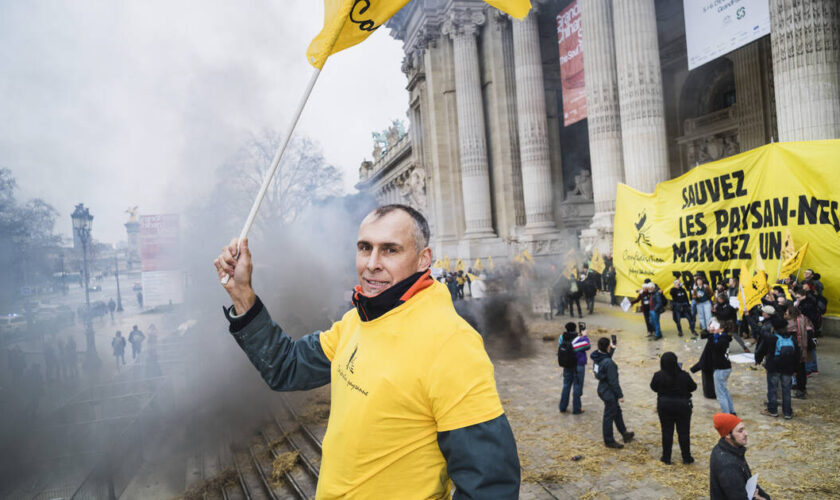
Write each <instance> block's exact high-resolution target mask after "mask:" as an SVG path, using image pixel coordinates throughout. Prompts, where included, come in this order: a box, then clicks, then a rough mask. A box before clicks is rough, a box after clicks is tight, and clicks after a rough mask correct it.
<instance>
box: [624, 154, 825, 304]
mask: <svg viewBox="0 0 840 500" xmlns="http://www.w3.org/2000/svg"><path fill="white" fill-rule="evenodd" d="M838 172H840V140H837V139H834V140H825V141H810V142H790V143H776V144H768V145H766V146H762V147H760V148H756V149H754V150H751V151H748V152H745V153H741V154H739V155H735V156H732V157H729V158H725V159H723V160H719V161H716V162H713V163H708V164H706V165H701V166H699V167H696V168H693V169H691V170H689V171H688V172H687V173H685V174H684V175H682V176H680V177H678V178H676V179H672V180H670V181H666V182H663V183H660V184H659V185H657V186H656V190H655V192H654V193H653V194H647V193H640V192H638V191H636V190H634V189H632V188H630V187H629V186H626V185H623V184H620V185H619V186H618V189H617V193H616V194H617V196H616V211H615V237H614V242H613V259H614V265H615V268H616V273H617V278H618V284H617V286H616V294H618V295H627V296H634V295H635V291H636V290H638V289H639V287H640V286H641V284H642V282H643V281H644V280H645V278H650V279H651V280H652V281H654V282H655V283H657V284H658V285H659V286H660V287H661V288H663V289H665V291H666V293H667V291H668V290H670V288H671V287H672V286H673V284H672V283H673V281H674V279H681V280H683V282H685V283H686V284H690V283H691V281H692V276H693V275H694V273H697V272H699V273H701V274H702V275H704V276H705V277H706V279H707V281H708V282H709V284H710V285H711V286H712V289H714V287H715V286H716V285H717V283H719V282H722V281H724V282H725V281H726V280H728V279H729V278H730V277H732V276H736V275H738V274H740V268H741V263H742V262H746V263H748V264H749V266H748V267H750V268H757V267H759V266H758V265H757V260H758V257H761V259H762V261H763V264H765V266H766V268H767V269H773V270H774V271H775V270H776V269H778V268H779V267H780V266H779V261H780V260H783V259H782V249H783V248H784V241H785V236H786V231H787V230H790V233H791V237H790V239H791V240H796V241H800V242H810V246H809V247H808V251H807V254H806V255H804V256H803V259H802V262H801V267H802V268H803V269H813V270H814V272H818V273H820V274H821V276H822V278H821V280H822V283H823V285H824V286H825V290H824V292H823V294H824V295H825V296H827V297H828V298H829V302H828V314H830V315H833V316H837V315H840V299H837V297H840V190H837V189H835V186H836V185H837V182H836V181H837V179H836V177H837V173H838ZM800 250H801V249H800ZM765 266H761V267H765ZM759 274H762V275H763V274H764V273H759ZM777 278H778V277H777V276H769V277H765V279H772V281H774V282H775V280H776V279H777ZM752 284H753V280H752V276H750V277H749V278H748V279H746V280H743V285H744V286H745V287H747V286H751V285H752ZM759 286H760V285H759ZM748 294H749V293H748Z"/></svg>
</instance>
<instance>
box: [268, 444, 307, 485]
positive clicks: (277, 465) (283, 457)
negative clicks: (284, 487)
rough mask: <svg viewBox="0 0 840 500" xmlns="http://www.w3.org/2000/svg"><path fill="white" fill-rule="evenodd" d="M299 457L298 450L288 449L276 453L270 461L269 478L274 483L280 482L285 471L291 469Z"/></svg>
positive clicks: (284, 475)
mask: <svg viewBox="0 0 840 500" xmlns="http://www.w3.org/2000/svg"><path fill="white" fill-rule="evenodd" d="M299 458H300V452H299V451H290V452H288V453H281V454H279V455H277V457H276V458H275V459H274V461H273V462H272V463H271V480H272V481H274V483H275V484H276V483H282V482H283V481H285V479H286V473H287V472H289V471H290V470H292V469H293V468H294V467H295V465H296V464H297V463H298V459H299Z"/></svg>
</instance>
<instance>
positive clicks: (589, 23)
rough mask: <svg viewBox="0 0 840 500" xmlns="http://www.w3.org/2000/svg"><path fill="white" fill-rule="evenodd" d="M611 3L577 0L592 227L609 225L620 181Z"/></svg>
mask: <svg viewBox="0 0 840 500" xmlns="http://www.w3.org/2000/svg"><path fill="white" fill-rule="evenodd" d="M611 4H612V2H610V0H583V1H581V2H580V7H581V15H580V18H581V22H582V29H583V39H584V43H585V44H586V50H585V53H584V55H583V69H584V73H585V74H586V110H587V111H586V112H587V115H588V117H587V118H588V127H589V157H590V160H591V162H592V192H593V197H594V198H595V217H594V218H593V220H592V226H593V227H604V228H612V220H613V215H614V214H615V190H616V186H617V185H618V183H619V182H624V166H623V164H622V160H621V119H620V113H619V105H618V81H617V77H616V69H615V37H614V36H613V16H612V7H611Z"/></svg>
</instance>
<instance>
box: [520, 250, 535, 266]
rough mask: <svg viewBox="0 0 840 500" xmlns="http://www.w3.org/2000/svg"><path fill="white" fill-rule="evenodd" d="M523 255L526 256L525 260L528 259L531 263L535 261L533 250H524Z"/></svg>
mask: <svg viewBox="0 0 840 500" xmlns="http://www.w3.org/2000/svg"><path fill="white" fill-rule="evenodd" d="M522 256H523V257H525V260H527V261H528V262H530V263H531V264H533V263H534V258H533V257H531V252H529V251H528V250H522Z"/></svg>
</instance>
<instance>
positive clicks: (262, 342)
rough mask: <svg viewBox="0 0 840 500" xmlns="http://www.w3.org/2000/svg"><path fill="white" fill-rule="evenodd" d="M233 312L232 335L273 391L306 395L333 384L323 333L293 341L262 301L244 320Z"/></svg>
mask: <svg viewBox="0 0 840 500" xmlns="http://www.w3.org/2000/svg"><path fill="white" fill-rule="evenodd" d="M231 309H232V308H231ZM231 309H225V316H226V317H227V319H228V321H230V332H231V333H232V334H233V338H234V339H236V342H237V343H238V344H239V347H241V348H242V350H243V351H245V354H246V355H247V356H248V359H250V360H251V363H252V364H253V365H254V366H255V367H256V368H257V370H259V372H260V375H262V378H263V379H264V380H265V381H266V383H268V386H269V387H271V388H272V389H274V390H275V391H302V390H307V389H313V388H315V387H320V386H322V385H326V384H328V383H329V382H330V360H329V358H327V356H326V354H324V350H323V349H322V348H321V340H320V335H321V332H315V333H310V334H308V335H306V336H304V337H303V338H301V339H300V340H293V339H292V338H291V337H289V336H288V335H286V333H285V332H283V329H282V328H280V326H279V325H278V324H277V323H275V322H274V321H272V319H271V316H269V314H268V311H267V310H266V309H265V306H263V303H262V301H261V300H260V299H259V297H258V298H257V302H256V303H255V304H254V305H253V306H252V307H251V309H249V310H248V312H247V313H245V314H244V315H242V316H238V317H234V316H232V314H231V313H232V310H231Z"/></svg>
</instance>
